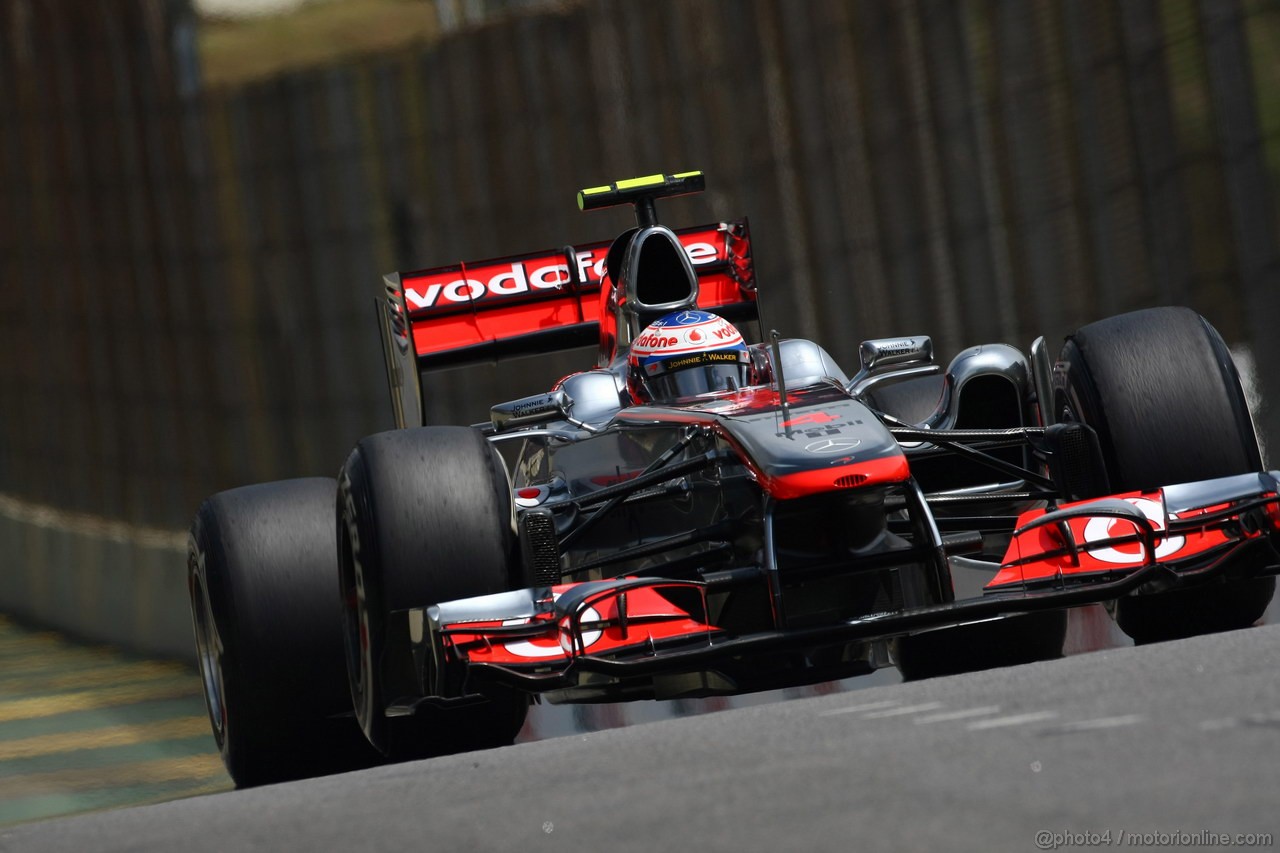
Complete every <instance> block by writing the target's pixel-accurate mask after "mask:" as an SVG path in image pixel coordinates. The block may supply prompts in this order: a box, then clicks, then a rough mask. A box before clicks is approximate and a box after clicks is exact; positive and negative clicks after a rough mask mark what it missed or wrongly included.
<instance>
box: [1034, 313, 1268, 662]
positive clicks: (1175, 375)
mask: <svg viewBox="0 0 1280 853" xmlns="http://www.w3.org/2000/svg"><path fill="white" fill-rule="evenodd" d="M1054 407H1055V412H1056V416H1057V419H1058V420H1060V421H1081V422H1083V423H1086V424H1088V425H1089V426H1091V427H1093V429H1094V430H1095V431H1096V432H1097V433H1098V442H1099V445H1100V446H1101V448H1102V455H1103V458H1104V460H1105V462H1106V466H1107V473H1108V476H1109V477H1110V480H1111V490H1112V491H1113V492H1126V491H1135V490H1143V489H1154V488H1158V487H1160V486H1167V485H1172V484H1175V483H1187V482H1193V481H1196V480H1208V479H1212V478H1214V477H1227V476H1230V475H1233V474H1245V473H1249V472H1252V471H1260V470H1262V457H1261V454H1260V453H1259V450H1258V441H1257V437H1256V436H1255V434H1254V430H1253V421H1252V419H1251V418H1250V415H1249V406H1248V403H1247V401H1246V400H1245V396H1244V391H1243V390H1242V389H1241V387H1240V377H1239V375H1238V374H1237V372H1236V368H1235V364H1234V363H1233V362H1232V360H1231V353H1230V351H1229V350H1228V349H1227V346H1226V344H1225V343H1224V342H1223V340H1222V338H1221V337H1220V336H1219V335H1218V333H1217V331H1216V330H1214V328H1213V327H1212V326H1211V325H1209V322H1208V321H1207V320H1205V319H1204V318H1203V317H1201V316H1200V315H1198V314H1196V313H1195V312H1194V311H1192V310H1190V309H1189V308H1149V309H1146V310H1144V311H1134V312H1133V313H1130V314H1122V315H1120V316H1118V317H1112V318H1110V319H1107V320H1101V321H1099V322H1097V323H1091V324H1089V325H1087V326H1084V327H1082V328H1081V329H1079V330H1078V331H1077V332H1076V333H1075V334H1074V335H1071V336H1069V337H1068V338H1067V341H1066V344H1065V346H1064V347H1063V350H1062V357H1061V359H1060V361H1059V362H1058V364H1057V365H1056V366H1055V368H1054ZM1274 592H1275V579H1274V578H1259V579H1251V580H1245V581H1236V582H1232V583H1218V584H1211V585H1206V586H1203V587H1197V588H1192V589H1186V590H1175V591H1172V592H1169V593H1161V594H1157V595H1144V596H1131V597H1126V598H1122V599H1120V600H1119V601H1117V602H1116V605H1115V608H1114V613H1115V617H1116V622H1117V624H1119V626H1120V629H1121V630H1122V631H1124V632H1125V633H1126V634H1128V635H1129V636H1130V637H1132V638H1133V640H1134V641H1135V642H1137V643H1148V642H1157V641H1160V640H1168V639H1176V638H1181V637H1188V636H1193V635H1196V634H1205V633H1211V632H1214V631H1224V630H1231V629H1233V628H1243V627H1246V626H1249V625H1252V624H1253V623H1254V622H1256V621H1257V620H1258V619H1259V617H1261V616H1262V614H1263V612H1264V611H1265V610H1266V609H1267V605H1268V604H1269V603H1270V601H1271V597H1272V595H1273V594H1274Z"/></svg>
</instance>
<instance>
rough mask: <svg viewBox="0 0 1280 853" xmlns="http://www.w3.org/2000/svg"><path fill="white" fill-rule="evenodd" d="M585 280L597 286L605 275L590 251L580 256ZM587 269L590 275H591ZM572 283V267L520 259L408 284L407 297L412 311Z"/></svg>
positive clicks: (561, 286) (557, 288)
mask: <svg viewBox="0 0 1280 853" xmlns="http://www.w3.org/2000/svg"><path fill="white" fill-rule="evenodd" d="M578 268H579V275H580V276H581V279H582V281H584V282H586V283H587V284H589V285H591V286H595V287H598V286H599V285H600V278H601V277H602V276H603V275H604V259H603V258H601V259H600V260H598V261H596V260H594V259H593V258H592V257H591V255H590V253H582V254H580V255H579V256H578ZM588 272H590V273H591V275H588ZM568 283H569V267H568V266H567V265H565V264H545V265H542V266H536V267H532V268H530V267H528V266H526V265H525V264H523V263H521V262H519V261H517V262H515V263H512V264H510V265H509V266H507V267H506V268H505V269H503V270H502V271H501V272H499V273H497V274H496V275H493V276H490V277H489V278H485V279H481V278H457V279H454V280H452V281H449V282H438V281H437V282H431V283H428V284H426V285H417V286H414V287H406V288H405V289H404V301H405V304H406V305H408V307H409V310H410V311H423V310H427V309H430V308H435V307H436V306H437V305H465V304H467V303H469V302H477V301H479V300H481V299H484V298H485V297H487V296H497V297H503V296H519V295H520V294H523V293H529V292H530V291H531V290H533V291H537V290H560V289H561V288H563V287H564V286H565V285H566V284H568Z"/></svg>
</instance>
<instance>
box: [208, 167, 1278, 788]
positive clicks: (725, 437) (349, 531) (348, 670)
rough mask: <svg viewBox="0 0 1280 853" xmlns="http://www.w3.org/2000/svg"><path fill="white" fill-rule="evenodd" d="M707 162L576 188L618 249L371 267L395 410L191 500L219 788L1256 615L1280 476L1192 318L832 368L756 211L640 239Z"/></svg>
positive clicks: (900, 348) (865, 354)
mask: <svg viewBox="0 0 1280 853" xmlns="http://www.w3.org/2000/svg"><path fill="white" fill-rule="evenodd" d="M703 183H704V179H703V176H702V174H701V173H698V172H693V173H685V174H678V175H673V176H665V175H657V176H652V177H648V178H639V179H634V180H630V181H619V182H618V183H616V184H611V185H608V186H602V187H595V188H591V189H587V190H583V191H582V192H581V193H580V194H579V196H578V201H579V205H580V207H582V208H584V209H590V208H596V207H603V206H607V205H616V204H625V203H630V204H633V205H634V206H635V210H636V215H637V219H638V225H637V227H635V228H632V229H630V230H628V231H626V232H625V233H623V234H622V235H621V236H620V237H618V238H617V239H616V240H614V241H612V242H611V243H600V244H596V245H591V246H583V247H576V248H574V247H568V248H566V249H564V250H563V251H554V252H544V253H537V254H530V255H520V256H514V257H508V258H502V259H500V260H493V261H484V262H481V263H474V264H470V263H469V264H462V265H457V266H452V267H444V268H439V269H432V270H426V271H420V272H413V273H403V274H396V275H390V276H387V277H386V278H385V280H384V282H383V287H382V289H381V291H380V297H379V311H378V316H379V318H380V322H381V325H382V331H383V338H384V341H383V342H384V349H385V354H386V363H387V369H388V376H389V380H390V386H391V390H392V396H393V401H394V411H395V415H396V420H397V426H398V427H399V428H398V429H395V430H392V431H390V432H385V433H380V434H377V435H372V436H369V437H367V438H365V439H363V440H361V441H360V442H359V443H358V444H357V445H356V447H355V449H354V450H353V451H352V452H351V455H350V457H349V458H348V459H347V461H346V464H345V465H344V466H343V468H342V470H341V473H340V476H339V478H338V480H337V482H335V481H333V480H328V479H310V480H292V481H286V482H280V483H270V484H264V485H258V486H250V487H246V488H241V489H236V490H232V491H229V492H223V493H220V494H218V495H214V496H213V497H211V498H209V499H208V500H207V501H206V502H205V503H204V504H203V505H202V506H201V508H200V510H199V512H198V514H197V516H196V519H195V524H194V527H193V530H192V535H191V547H190V586H191V597H192V610H193V614H194V622H195V634H196V644H197V649H198V652H199V659H200V664H201V669H202V674H203V680H204V686H205V696H206V699H207V702H208V707H209V713H210V718H211V720H212V723H213V729H214V734H215V737H216V738H217V741H218V744H219V746H220V748H221V750H222V755H223V758H224V760H225V762H226V764H227V767H228V769H229V771H230V773H231V775H232V777H233V778H234V779H235V781H236V782H237V784H239V785H252V784H259V783H263V782H268V781H273V780H280V779H289V778H297V777H301V776H306V775H314V774H321V773H328V772H336V771H341V770H345V769H350V768H354V767H359V766H363V765H366V764H372V763H375V762H378V761H384V760H388V759H390V760H404V759H408V758H414V757H420V756H429V755H435V754H441V753H446V752H455V751H459V750H464V749H471V748H479V747H488V746H495V745H500V744H507V743H510V742H511V741H512V740H513V738H514V737H515V736H516V734H517V732H518V731H519V729H520V727H521V724H522V722H523V720H524V717H525V714H526V712H527V709H528V705H529V702H530V699H531V697H538V698H545V699H546V700H548V701H552V702H589V701H616V700H626V699H636V698H664V697H684V696H705V695H713V694H724V693H735V692H743V691H752V690H761V689H766V688H775V687H779V686H784V685H795V684H802V683H810V682H815V681H820V680H829V679H834V678H843V677H847V676H851V675H856V674H860V673H866V672H870V671H872V670H874V669H875V668H877V667H881V666H887V665H891V664H894V665H896V666H898V667H899V668H900V669H901V671H902V673H903V675H904V677H907V678H921V677H927V676H932V675H938V674H945V673H953V672H961V671H965V670H972V669H978V668H983V667H990V666H999V665H1005V664H1013V663H1020V662H1027V661H1033V660H1039V659H1045V658H1051V657H1055V656H1059V655H1061V653H1062V645H1063V638H1064V634H1065V625H1066V609H1067V608H1069V607H1073V606H1076V605H1083V604H1089V603H1098V602H1102V603H1105V604H1106V605H1107V606H1108V608H1109V609H1110V611H1111V612H1112V613H1113V615H1114V617H1115V619H1116V620H1117V622H1118V624H1119V625H1120V627H1121V628H1122V629H1123V630H1124V631H1125V632H1127V633H1128V634H1129V635H1130V636H1131V637H1133V638H1134V639H1135V640H1136V641H1138V642H1151V641H1158V640H1164V639H1170V638H1176V637H1181V636H1187V635H1191V634H1197V633H1204V632H1209V631H1219V630H1227V629H1232V628H1240V627H1245V626H1248V625H1250V624H1252V623H1253V622H1255V621H1256V620H1257V619H1258V618H1259V617H1260V616H1261V615H1262V613H1263V611H1264V610H1265V609H1266V607H1267V605H1268V603H1269V601H1270V600H1271V597H1272V594H1273V591H1274V587H1275V578H1274V575H1275V573H1276V572H1277V569H1278V567H1280V554H1278V553H1277V550H1276V546H1277V544H1278V543H1280V508H1278V506H1280V505H1278V501H1280V498H1278V497H1277V494H1278V493H1280V486H1278V485H1277V478H1278V477H1280V472H1267V471H1264V470H1263V467H1262V460H1261V457H1260V454H1259V450H1258V444H1257V441H1256V438H1255V435H1254V431H1253V425H1252V421H1251V419H1250V415H1249V410H1248V407H1247V405H1246V401H1245V398H1244V395H1243V393H1242V391H1241V387H1240V382H1239V379H1238V377H1237V374H1236V371H1235V368H1234V367H1233V364H1232V361H1231V358H1230V355H1229V353H1228V351H1227V349H1226V347H1225V345H1224V344H1223V341H1222V339H1221V338H1220V337H1219V336H1218V334H1217V333H1216V332H1215V331H1214V330H1213V328H1212V327H1211V326H1210V325H1209V324H1208V323H1207V322H1206V321H1205V320H1203V319H1202V318H1201V317H1199V316H1198V315H1196V314H1195V313H1193V312H1192V311H1190V310H1187V309H1182V308H1155V309H1150V310H1145V311H1138V312H1135V313H1131V314H1126V315H1123V316H1119V317H1114V318H1111V319H1108V320H1103V321H1101V322H1096V323H1092V324H1090V325H1087V326H1085V327H1083V328H1081V329H1079V330H1078V331H1077V332H1075V334H1073V335H1071V336H1070V337H1069V338H1068V339H1067V341H1066V344H1065V347H1064V348H1063V350H1062V352H1061V355H1060V356H1059V358H1058V360H1057V362H1056V363H1051V359H1050V356H1049V355H1048V353H1047V349H1046V346H1045V343H1044V339H1043V338H1041V339H1039V340H1037V341H1036V342H1035V343H1034V344H1033V345H1032V346H1031V348H1030V352H1029V353H1027V354H1024V353H1023V352H1021V351H1019V350H1017V349H1015V348H1014V347H1011V346H1007V345H1004V344H987V345H983V346H977V347H973V348H971V349H967V350H965V351H963V352H961V353H960V354H959V355H957V356H956V357H955V358H954V359H952V360H951V361H950V364H949V365H948V366H946V367H945V368H944V367H943V366H942V365H940V364H938V363H937V362H936V361H935V360H934V355H933V348H932V344H931V342H930V339H929V338H927V337H923V336H907V337H901V338H892V339H883V340H872V341H866V342H864V343H863V344H862V345H861V350H860V356H861V358H860V362H861V363H860V364H859V365H858V369H857V370H856V372H855V373H854V375H853V376H852V378H850V377H849V376H847V375H846V374H845V373H844V372H843V371H842V370H841V369H840V367H838V366H837V365H836V364H835V362H834V361H833V360H832V358H831V357H830V356H829V355H828V354H827V352H826V351H825V350H824V349H823V348H822V347H821V346H819V345H818V344H816V343H814V342H812V341H807V340H798V339H782V338H779V336H778V335H777V333H776V332H772V331H769V330H768V329H767V327H766V328H761V327H760V324H759V316H758V310H757V305H758V303H757V301H756V296H757V287H756V279H755V275H754V270H753V266H752V262H751V241H750V233H749V230H748V226H747V222H746V221H745V220H740V221H732V222H720V223H715V224H711V225H707V226H705V227H700V228H692V229H686V230H683V231H679V232H675V231H672V230H669V229H668V228H665V227H663V226H662V225H659V224H658V223H657V216H656V208H655V201H656V200H657V199H659V198H661V197H664V196H672V195H679V194H684V193H689V192H696V191H698V190H701V189H702V188H703ZM729 321H733V322H732V323H731V322H729ZM584 344H596V345H598V347H599V358H598V361H597V364H596V366H595V368H593V369H590V370H586V371H583V372H580V373H576V374H573V375H571V376H569V377H567V378H565V379H562V380H561V381H559V382H558V383H556V384H555V385H554V387H552V388H551V390H550V391H547V392H542V393H537V394H534V395H533V396H529V397H524V398H521V399H518V400H513V401H510V402H504V403H499V404H497V405H495V406H493V408H492V412H491V419H490V420H489V422H487V423H484V424H481V425H479V426H476V427H455V426H421V425H420V424H421V423H422V421H423V389H424V387H429V376H426V374H428V373H429V372H430V371H431V370H433V369H435V368H438V367H447V366H455V365H463V364H470V363H475V362H478V361H488V360H493V359H497V358H502V357H509V356H516V355H525V354H536V353H541V352H547V351H552V350H558V349H563V348H566V347H571V346H581V345H584ZM424 379H425V381H424ZM335 500H336V516H335ZM962 575H963V576H965V577H969V578H972V577H974V576H977V577H979V578H980V579H981V581H980V586H981V589H980V591H979V592H975V594H971V595H968V596H967V597H965V596H961V597H958V596H957V594H956V589H957V586H958V583H957V581H958V579H959V578H960V577H961V576H962ZM961 586H962V585H961ZM353 718H354V719H353ZM357 723H358V725H357ZM370 744H372V747H370ZM375 748H376V749H375Z"/></svg>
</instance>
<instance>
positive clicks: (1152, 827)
mask: <svg viewBox="0 0 1280 853" xmlns="http://www.w3.org/2000/svg"><path fill="white" fill-rule="evenodd" d="M1278 676H1280V625H1265V626H1261V627H1255V628H1251V629H1247V630H1243V631H1236V632H1232V633H1228V634H1220V635H1216V636H1209V637H1199V638H1194V639H1190V640H1183V641H1178V642H1171V643H1164V644H1160V645H1155V646H1148V647H1141V648H1132V647H1129V648H1116V649H1109V650H1105V651H1100V652H1095V653H1091V654H1084V655H1079V656H1075V657H1069V658H1065V659H1062V660H1056V661H1049V662H1045V663H1040V664H1033V665H1030V666H1023V667H1013V668H1007V669H1002V670H993V671H989V672H982V673H973V674H969V675H962V676H955V677H950V678H942V679H934V680H931V681H924V682H918V683H914V684H892V685H884V686H877V687H871V688H868V689H864V690H856V691H852V692H848V693H840V694H834V695H828V696H820V697H814V698H808V699H801V700H796V701H791V702H781V703H775V704H769V705H762V706H755V707H747V708H738V709H734V710H728V711H724V712H721V713H715V714H707V715H704V716H697V717H689V718H683V719H677V720H667V721H663V722H655V723H650V724H645V725H636V726H631V727H628V728H623V729H615V730H610V731H602V732H594V733H590V734H582V735H573V736H569V737H562V738H556V739H550V740H543V741H538V742H535V743H524V744H519V745H516V746H513V747H509V748H506V749H501V750H493V751H490V752H484V753H471V754H466V755H459V756H451V757H447V758H441V759H435V760H432V761H427V762H420V763H415V764H404V765H399V766H392V767H385V768H378V769H374V770H370V771H365V772H362V773H355V774H348V775H345V776H333V777H328V778H324V779H314V780H308V781H305V782H300V783H294V784H289V785H281V786H275V787H270V788H261V789H257V790H251V791H240V792H232V793H225V794H215V795H211V796H204V797H197V798H192V799H186V800H179V801H174V802H169V803H164V804H160V805H154V806H146V807H141V808H133V809H124V810H118V811H110V812H100V813H96V814H90V815H84V816H80V817H74V818H68V819H63V820H57V821H48V822H43V823H35V824H26V825H23V826H18V827H13V828H11V829H7V830H0V850H4V851H14V853H17V851H44V850H58V851H71V850H77V851H79V850H101V851H113V850H120V851H125V850H128V851H166V853H167V851H173V850H183V851H184V853H198V851H214V850H217V851H225V850H237V851H239V850H336V849H358V850H407V849H426V850H444V849H459V850H514V849H520V850H530V851H536V850H557V851H562V850H566V849H599V850H609V851H628V850H645V851H648V850H654V849H697V850H733V851H743V850H765V849H772V850H958V849H963V850H979V849H981V850H988V849H997V850H1035V849H1045V847H1052V846H1054V845H1053V842H1054V841H1056V840H1058V839H1055V838H1054V837H1053V835H1054V834H1055V833H1056V834H1059V835H1060V836H1066V835H1069V834H1072V833H1076V834H1082V837H1083V839H1084V840H1088V836H1087V834H1088V833H1095V834H1097V835H1098V836H1102V834H1103V833H1106V832H1108V831H1110V832H1112V833H1113V838H1114V839H1118V843H1117V841H1115V840H1113V841H1112V843H1111V844H1110V845H1106V844H1098V845H1097V846H1114V847H1122V848H1125V849H1142V848H1147V849H1154V848H1156V847H1159V846H1175V845H1170V844H1165V845H1161V844H1159V843H1158V842H1159V841H1160V840H1161V838H1160V837H1159V836H1155V835H1152V836H1148V837H1147V838H1145V839H1144V838H1143V837H1142V834H1145V833H1153V834H1154V833H1165V834H1167V837H1168V838H1170V839H1174V840H1176V839H1181V840H1182V841H1183V844H1182V845H1181V846H1212V845H1203V844H1201V845H1194V844H1190V845H1189V844H1188V841H1191V842H1194V840H1195V839H1196V838H1197V837H1198V838H1201V839H1203V838H1205V836H1204V835H1203V833H1205V832H1212V833H1224V834H1230V835H1235V834H1237V833H1241V834H1243V833H1271V834H1272V837H1271V839H1270V840H1269V843H1264V844H1261V845H1257V846H1261V847H1262V848H1263V849H1268V848H1272V847H1274V846H1275V835H1280V809H1278V808H1277V802H1278V801H1280V796H1278V795H1280V677H1278ZM1042 833H1048V836H1047V837H1046V836H1044V835H1040V836H1039V837H1038V834H1042ZM1126 833H1136V834H1138V837H1137V838H1132V837H1130V836H1127V835H1125V834H1126ZM1196 833H1201V835H1200V836H1196V835H1195V834H1196ZM1062 840H1063V842H1064V843H1062V844H1061V845H1058V846H1059V849H1067V848H1068V847H1070V846H1084V845H1082V844H1075V845H1072V844H1070V843H1067V842H1069V841H1070V840H1071V839H1068V838H1063V839H1062ZM1075 840H1081V839H1080V838H1077V839H1075ZM1243 840H1246V841H1247V840H1249V839H1243ZM1262 840H1263V841H1264V842H1265V841H1267V839H1265V838H1264V839H1262ZM1143 841H1151V842H1154V843H1147V844H1144V843H1141V842H1143ZM1046 842H1047V843H1046ZM1227 846H1228V847H1230V846H1241V847H1243V846H1246V845H1245V844H1239V845H1234V844H1230V845H1227Z"/></svg>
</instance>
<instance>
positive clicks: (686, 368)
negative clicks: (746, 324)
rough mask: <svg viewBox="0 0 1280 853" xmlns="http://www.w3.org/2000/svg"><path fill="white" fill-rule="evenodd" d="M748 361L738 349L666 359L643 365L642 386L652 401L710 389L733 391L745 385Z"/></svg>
mask: <svg viewBox="0 0 1280 853" xmlns="http://www.w3.org/2000/svg"><path fill="white" fill-rule="evenodd" d="M748 367H749V361H748V356H747V354H746V353H745V352H742V351H740V350H721V351H712V352H703V353H695V354H693V355H682V356H677V357H675V358H669V359H667V360H665V361H662V362H658V363H656V364H650V365H648V366H647V367H646V369H645V373H646V374H647V375H646V376H645V380H644V382H645V387H646V389H647V390H648V391H649V394H650V396H651V398H652V399H654V400H679V399H681V398H684V397H696V396H697V395H699V394H707V393H711V392H713V391H736V390H737V389H739V388H741V387H743V386H744V385H747V384H748V380H747V377H748V375H749V373H748Z"/></svg>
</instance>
